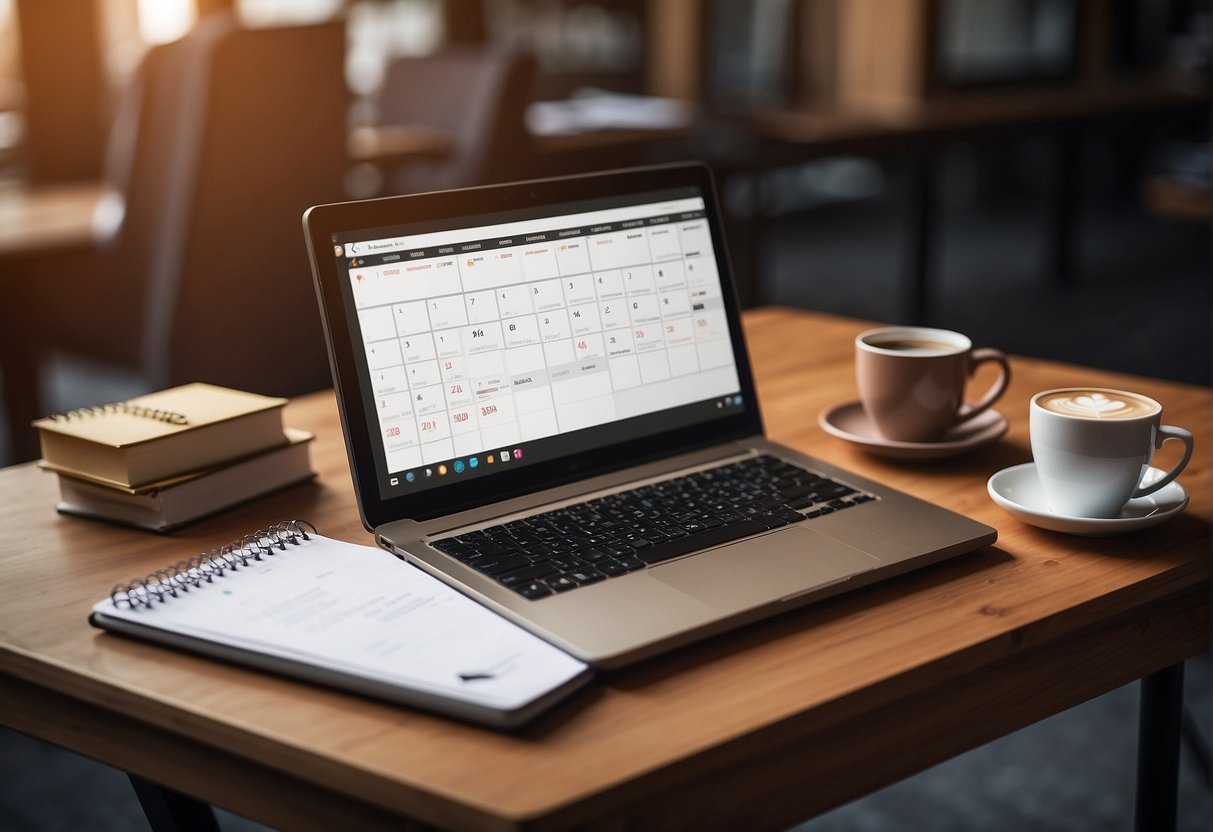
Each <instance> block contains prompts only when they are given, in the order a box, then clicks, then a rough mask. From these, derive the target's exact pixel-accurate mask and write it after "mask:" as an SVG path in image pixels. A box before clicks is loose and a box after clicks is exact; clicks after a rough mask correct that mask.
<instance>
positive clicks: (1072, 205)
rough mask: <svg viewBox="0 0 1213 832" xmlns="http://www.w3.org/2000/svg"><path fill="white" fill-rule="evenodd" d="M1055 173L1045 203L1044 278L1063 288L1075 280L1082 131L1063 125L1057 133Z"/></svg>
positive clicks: (1077, 127)
mask: <svg viewBox="0 0 1213 832" xmlns="http://www.w3.org/2000/svg"><path fill="white" fill-rule="evenodd" d="M1056 142H1057V170H1056V171H1054V174H1055V175H1054V179H1053V192H1052V194H1051V195H1050V200H1049V211H1048V214H1049V228H1048V248H1047V250H1048V266H1047V269H1048V276H1049V278H1050V279H1052V280H1053V281H1054V282H1055V283H1058V284H1060V285H1066V284H1070V283H1073V282H1074V281H1075V278H1076V277H1077V274H1076V272H1077V268H1076V266H1075V262H1076V258H1075V251H1076V250H1077V248H1078V230H1079V221H1078V220H1079V217H1078V214H1079V208H1080V206H1079V202H1080V199H1079V196H1080V193H1081V186H1082V128H1081V127H1079V126H1078V125H1065V126H1063V127H1062V128H1061V129H1060V130H1059V131H1058V133H1057V136H1056Z"/></svg>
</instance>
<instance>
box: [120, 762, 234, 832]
mask: <svg viewBox="0 0 1213 832" xmlns="http://www.w3.org/2000/svg"><path fill="white" fill-rule="evenodd" d="M127 776H128V777H129V778H130V780H131V785H132V786H134V788H135V795H136V796H137V797H138V798H139V805H140V806H142V807H143V814H145V815H147V822H148V825H149V826H151V828H152V830H153V832H219V822H218V821H217V820H215V813H214V811H213V810H212V809H211V807H210V806H209V805H208V804H206V803H203V802H202V801H200V800H195V799H194V798H192V797H189V796H188V795H184V794H181V793H180V792H175V791H173V790H172V789H166V788H165V787H164V786H161V785H159V784H157V783H153V782H152V781H151V780H144V779H143V778H142V777H138V776H136V775H134V774H128V775H127Z"/></svg>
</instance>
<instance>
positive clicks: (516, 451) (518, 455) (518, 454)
mask: <svg viewBox="0 0 1213 832" xmlns="http://www.w3.org/2000/svg"><path fill="white" fill-rule="evenodd" d="M514 459H522V448H515V449H514Z"/></svg>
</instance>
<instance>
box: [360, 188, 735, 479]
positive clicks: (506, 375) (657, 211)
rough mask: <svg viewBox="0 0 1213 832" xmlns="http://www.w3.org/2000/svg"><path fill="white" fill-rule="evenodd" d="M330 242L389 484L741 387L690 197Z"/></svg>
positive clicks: (515, 454)
mask: <svg viewBox="0 0 1213 832" xmlns="http://www.w3.org/2000/svg"><path fill="white" fill-rule="evenodd" d="M336 249H337V252H336V253H337V255H338V258H339V261H340V263H341V265H342V266H343V268H344V269H346V270H347V271H346V274H347V275H348V281H349V287H350V291H351V293H352V297H353V301H354V307H355V308H356V310H357V332H358V333H359V334H360V338H361V346H362V347H363V348H364V350H365V356H366V365H365V369H366V372H367V374H368V376H369V379H370V382H371V389H372V390H373V394H374V412H375V415H376V418H377V422H378V428H379V438H380V441H381V442H382V450H383V455H384V459H385V461H386V468H387V471H388V476H389V477H390V478H391V484H392V485H393V486H395V485H401V486H413V487H427V486H433V485H438V484H442V483H441V482H440V481H441V480H442V478H450V477H458V476H473V475H483V474H486V473H491V470H490V469H493V470H501V469H502V468H504V466H507V465H517V464H518V463H523V464H525V462H527V461H528V456H529V457H531V458H538V457H539V456H551V455H552V454H554V453H556V452H558V451H559V452H568V451H569V450H572V449H575V447H576V446H575V444H573V445H570V444H569V443H568V442H567V441H565V442H562V443H553V442H550V441H545V440H553V439H555V438H561V437H563V438H565V439H566V440H567V439H568V438H570V437H572V438H574V439H575V438H576V437H578V436H588V435H589V434H585V433H578V432H584V431H587V429H591V428H595V427H601V426H604V425H609V424H621V425H623V424H632V423H629V422H628V421H627V420H634V419H635V417H639V416H645V415H647V414H654V413H660V412H665V411H673V412H678V411H679V409H685V408H687V407H688V406H691V405H697V406H698V407H699V408H700V410H698V411H696V412H697V413H700V414H702V413H707V412H708V409H712V408H714V409H718V410H720V409H727V408H736V407H740V406H742V404H743V403H742V401H741V397H740V395H739V391H740V385H739V380H738V374H737V367H736V364H735V360H734V353H733V347H732V342H731V339H730V333H729V325H728V321H727V318H726V314H725V309H724V301H723V297H722V289H721V278H720V275H719V273H718V270H717V260H716V253H715V251H714V250H713V245H712V237H711V233H710V230H709V226H708V220H707V218H706V216H705V206H704V201H703V199H702V197H698V196H696V197H685V198H680V199H666V200H660V201H654V202H639V203H637V204H632V205H624V206H617V207H610V208H603V209H599V210H592V211H580V212H577V213H562V214H558V215H549V216H544V217H538V218H535V217H532V218H528V219H523V220H516V221H511V222H498V223H494V224H490V225H480V226H476V227H467V228H461V229H458V230H443V231H435V232H429V233H420V234H408V233H403V234H400V235H397V236H387V237H380V238H377V239H366V240H361V239H360V240H353V241H349V242H345V243H344V244H343V245H338V246H337V247H336ZM446 481H449V479H448V480H446Z"/></svg>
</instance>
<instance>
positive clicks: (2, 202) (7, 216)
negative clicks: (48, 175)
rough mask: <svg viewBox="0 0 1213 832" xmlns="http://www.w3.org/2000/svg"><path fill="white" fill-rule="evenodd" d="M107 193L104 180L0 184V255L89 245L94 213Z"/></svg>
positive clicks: (32, 252)
mask: <svg viewBox="0 0 1213 832" xmlns="http://www.w3.org/2000/svg"><path fill="white" fill-rule="evenodd" d="M106 193H108V187H107V186H106V185H105V183H103V182H80V183H74V184H70V185H41V186H38V187H29V186H26V185H21V184H17V185H6V186H0V257H12V256H15V255H28V254H36V253H38V252H42V251H47V250H63V249H73V248H84V247H87V246H90V245H92V243H93V234H94V230H93V214H94V212H95V211H96V209H97V205H98V204H99V203H100V202H101V200H102V197H104V196H105V195H106Z"/></svg>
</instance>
